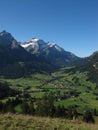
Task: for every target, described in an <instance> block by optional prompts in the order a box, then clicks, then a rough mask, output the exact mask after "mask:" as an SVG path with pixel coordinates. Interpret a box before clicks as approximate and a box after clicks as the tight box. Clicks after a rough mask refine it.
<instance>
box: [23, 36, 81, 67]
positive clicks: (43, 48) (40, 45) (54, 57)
mask: <svg viewBox="0 0 98 130" xmlns="http://www.w3.org/2000/svg"><path fill="white" fill-rule="evenodd" d="M21 46H22V47H23V48H24V49H25V50H27V51H28V52H30V53H31V54H35V55H37V56H38V57H40V58H42V59H45V60H46V61H47V62H49V63H51V64H53V65H56V66H59V67H63V66H66V65H68V64H70V63H72V62H74V61H76V60H78V59H80V58H78V57H77V56H75V55H74V54H72V53H71V52H67V51H65V50H64V49H62V48H61V47H59V46H58V45H57V44H55V43H52V42H44V41H43V40H41V39H38V38H32V39H31V40H30V41H28V42H24V43H22V44H21Z"/></svg>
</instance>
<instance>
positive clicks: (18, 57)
mask: <svg viewBox="0 0 98 130" xmlns="http://www.w3.org/2000/svg"><path fill="white" fill-rule="evenodd" d="M0 61H1V62H0V75H1V76H4V77H6V78H19V77H24V76H27V75H30V74H31V73H33V72H39V73H40V72H49V73H50V72H51V71H53V70H54V69H55V67H54V66H53V65H51V64H49V63H48V62H46V61H45V60H43V59H40V58H38V57H36V56H34V55H32V54H30V53H28V52H27V51H26V50H25V49H24V48H23V47H21V46H20V45H19V43H18V42H17V41H16V40H15V39H14V38H13V37H12V35H11V34H10V33H8V32H6V31H3V32H1V33H0Z"/></svg>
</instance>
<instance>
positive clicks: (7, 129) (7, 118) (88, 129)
mask: <svg viewBox="0 0 98 130" xmlns="http://www.w3.org/2000/svg"><path fill="white" fill-rule="evenodd" d="M96 120H97V122H96V123H95V124H91V123H84V122H82V121H80V120H75V121H74V120H66V119H61V118H49V117H46V118H45V117H33V116H28V115H14V114H10V113H8V114H0V130H98V119H96Z"/></svg>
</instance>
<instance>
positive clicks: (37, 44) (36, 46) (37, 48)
mask: <svg viewBox="0 0 98 130" xmlns="http://www.w3.org/2000/svg"><path fill="white" fill-rule="evenodd" d="M21 46H22V47H23V48H25V49H26V50H27V51H29V52H31V53H33V54H35V53H40V52H42V51H44V49H46V48H48V49H49V48H55V49H56V50H57V51H59V52H60V51H62V50H63V49H62V48H60V47H59V46H57V45H56V44H55V43H52V42H47V43H46V42H44V41H43V40H41V39H38V38H32V39H31V40H30V41H29V42H25V43H23V44H21Z"/></svg>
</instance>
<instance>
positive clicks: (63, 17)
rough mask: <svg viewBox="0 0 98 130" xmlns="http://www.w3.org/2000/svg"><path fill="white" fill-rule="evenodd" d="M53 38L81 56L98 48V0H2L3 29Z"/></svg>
mask: <svg viewBox="0 0 98 130" xmlns="http://www.w3.org/2000/svg"><path fill="white" fill-rule="evenodd" d="M2 30H6V31H8V32H10V33H12V35H13V36H14V37H15V38H16V39H17V40H18V41H27V40H30V39H31V38H33V37H37V38H40V39H43V40H45V41H46V42H48V41H53V42H55V43H56V44H58V45H59V46H61V47H62V48H64V49H65V50H67V51H71V52H73V53H74V54H76V55H77V56H80V57H84V56H89V55H90V54H92V53H93V52H94V51H96V50H98V0H0V31H2Z"/></svg>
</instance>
